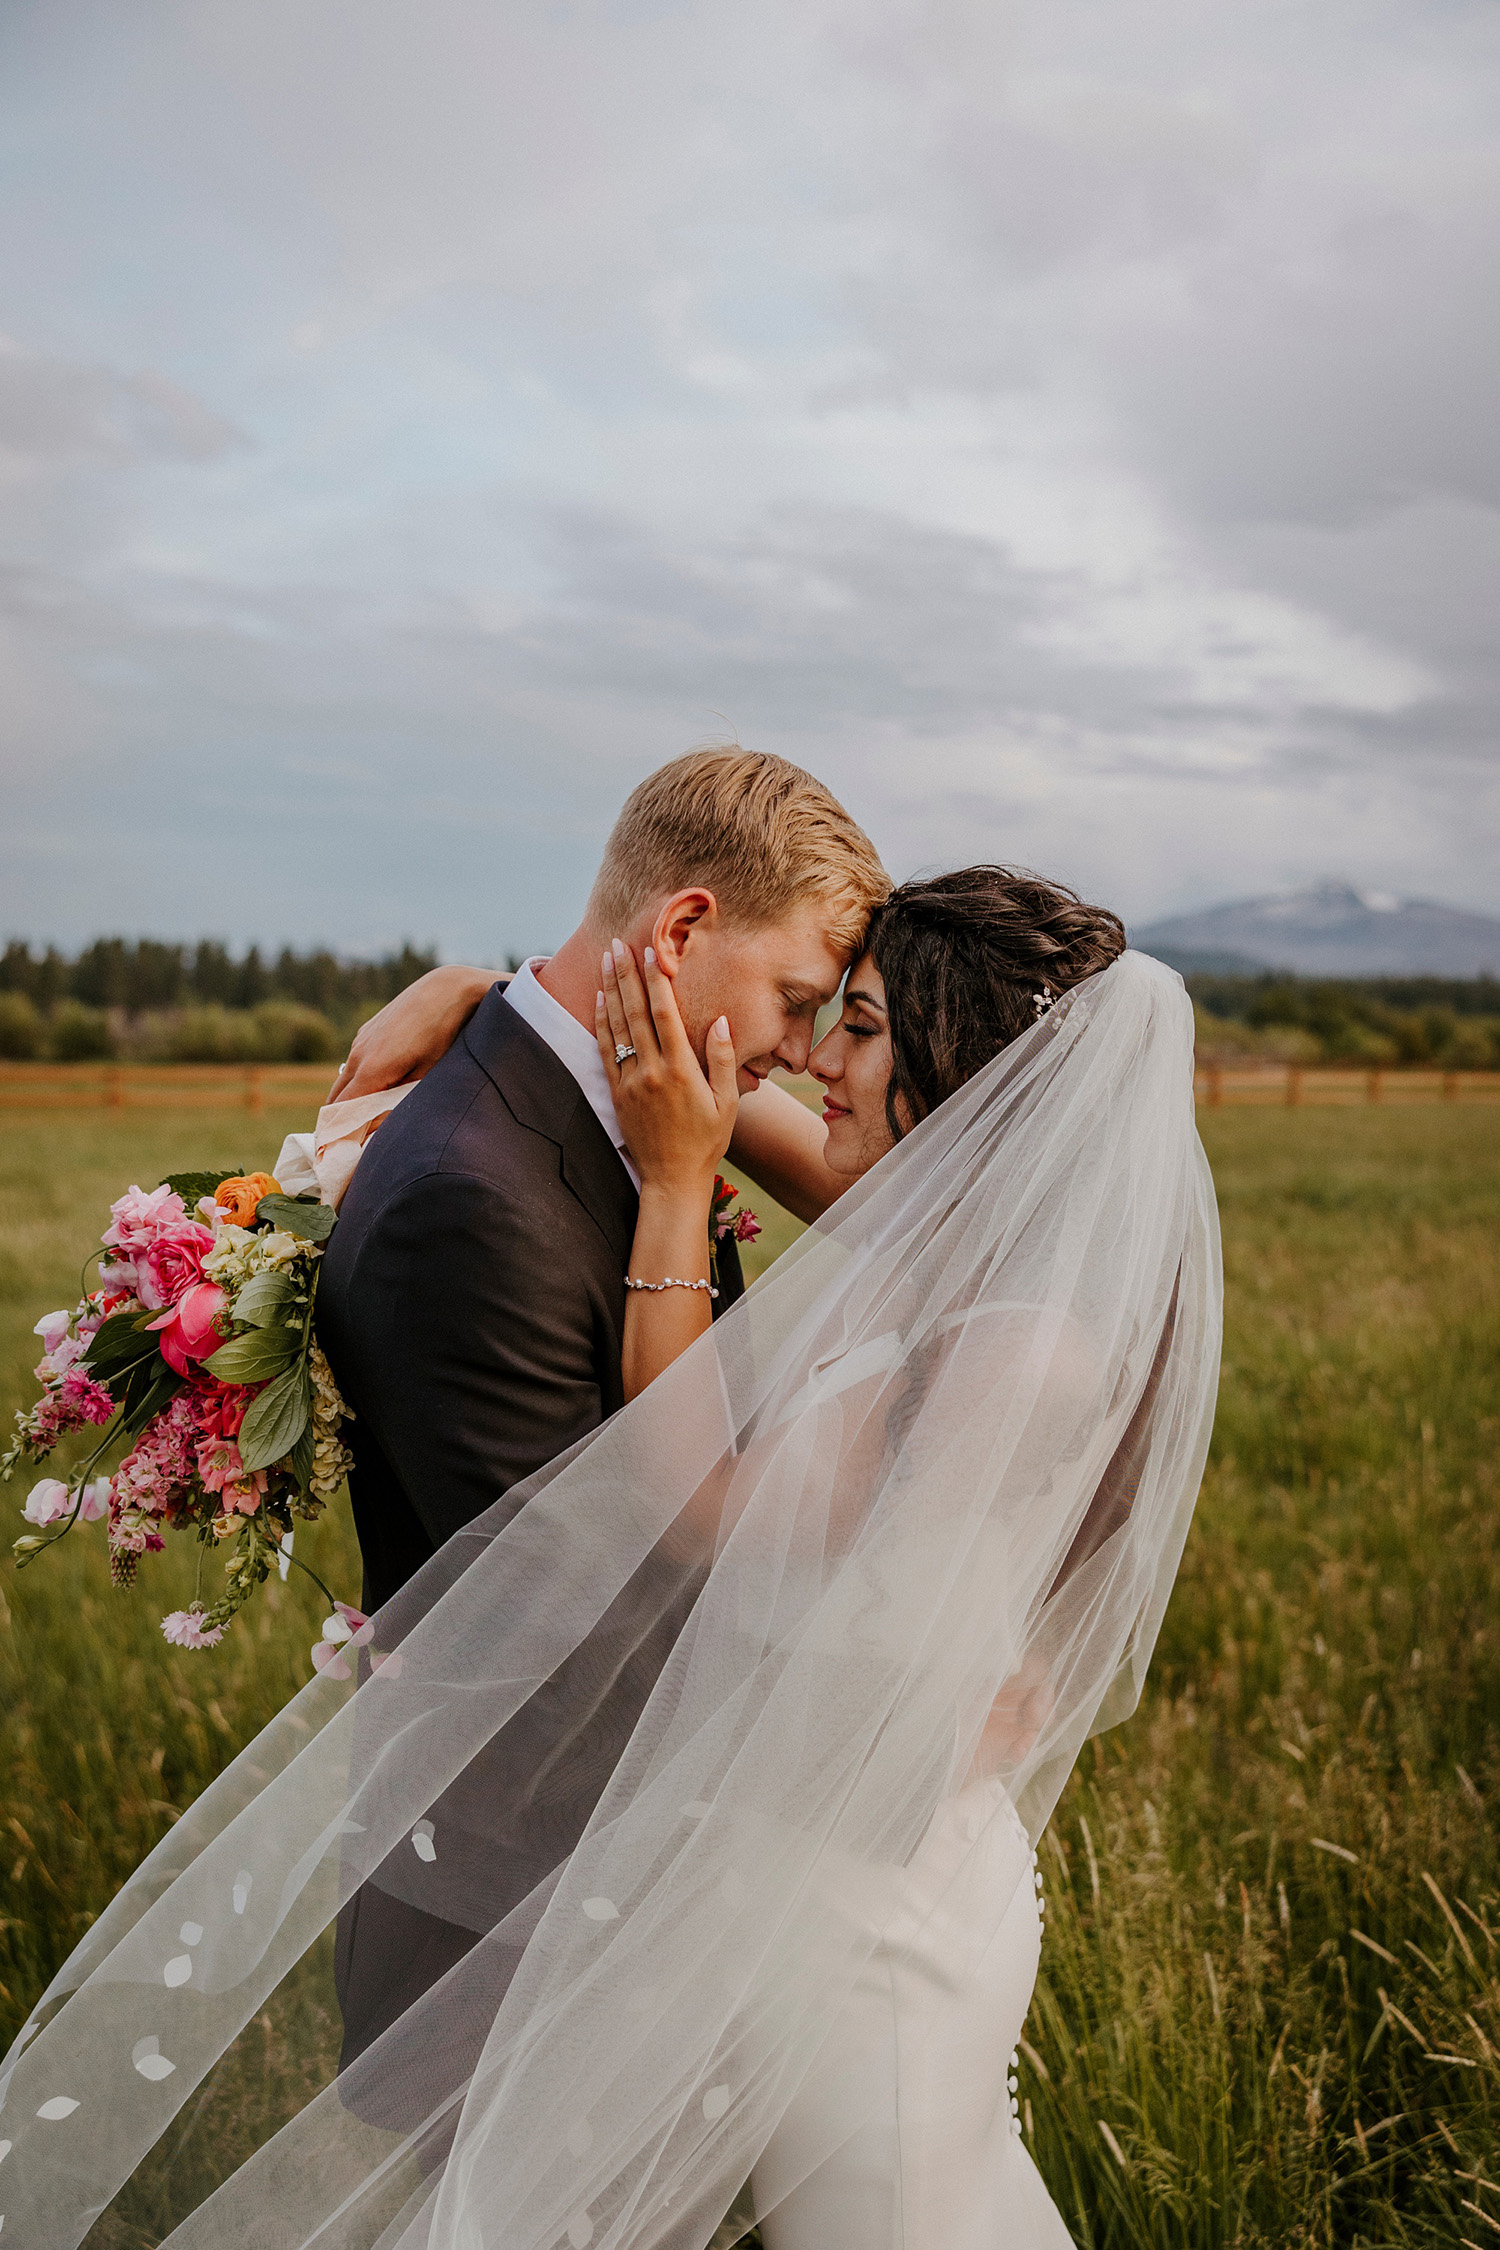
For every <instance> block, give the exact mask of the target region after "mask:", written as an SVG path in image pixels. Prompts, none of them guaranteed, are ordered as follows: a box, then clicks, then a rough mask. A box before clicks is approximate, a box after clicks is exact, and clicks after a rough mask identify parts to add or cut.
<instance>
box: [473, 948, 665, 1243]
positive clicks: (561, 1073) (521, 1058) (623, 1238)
mask: <svg viewBox="0 0 1500 2250" xmlns="http://www.w3.org/2000/svg"><path fill="white" fill-rule="evenodd" d="M463 1040H464V1044H465V1046H466V1047H467V1048H468V1050H469V1053H470V1054H471V1055H472V1056H473V1058H474V1060H475V1062H477V1063H478V1065H479V1067H480V1069H481V1070H482V1071H483V1072H484V1074H485V1076H486V1077H487V1078H488V1079H489V1080H490V1082H491V1084H492V1085H493V1086H494V1088H495V1090H496V1092H497V1093H498V1094H499V1095H500V1098H501V1100H502V1101H503V1102H504V1103H505V1105H506V1107H507V1108H508V1109H509V1111H510V1112H511V1115H512V1116H513V1117H514V1118H515V1119H516V1121H517V1123H518V1124H521V1125H524V1126H526V1127H527V1128H528V1129H529V1130H530V1131H531V1132H533V1133H540V1134H542V1135H543V1136H544V1138H545V1139H547V1140H549V1141H551V1142H553V1143H554V1145H555V1146H556V1148H557V1149H558V1151H559V1155H560V1161H561V1170H562V1177H563V1180H564V1182H565V1183H566V1185H567V1187H568V1188H569V1190H570V1191H571V1192H572V1194H574V1195H575V1196H576V1197H577V1198H578V1201H579V1202H580V1203H581V1204H582V1205H583V1207H584V1209H585V1210H586V1211H587V1212H588V1214H589V1216H590V1218H591V1219H593V1221H594V1223H595V1225H596V1226H597V1227H598V1228H599V1230H600V1232H601V1233H602V1234H603V1236H604V1237H605V1240H606V1241H607V1242H608V1243H609V1246H610V1248H611V1250H613V1251H614V1253H615V1255H616V1257H617V1258H618V1260H619V1263H620V1270H621V1271H622V1272H623V1271H624V1269H625V1267H626V1266H627V1265H628V1264H629V1262H630V1244H631V1239H632V1237H633V1235H634V1233H635V1218H636V1210H637V1206H638V1202H639V1198H638V1197H637V1195H636V1192H635V1189H634V1187H633V1186H632V1184H631V1179H630V1174H629V1173H628V1172H627V1171H626V1169H625V1167H624V1165H623V1164H622V1163H621V1161H620V1157H619V1154H618V1151H617V1150H616V1148H615V1145H614V1142H613V1141H612V1140H611V1139H610V1137H609V1135H608V1133H606V1132H605V1130H604V1127H603V1126H602V1125H601V1124H600V1122H599V1120H598V1118H597V1117H596V1116H595V1115H594V1112H593V1110H592V1108H591V1107H590V1105H589V1101H588V1098H587V1096H586V1095H585V1093H584V1091H583V1088H582V1087H581V1086H580V1085H579V1083H578V1081H577V1079H576V1078H575V1077H574V1076H573V1073H572V1072H571V1071H570V1070H569V1069H568V1067H567V1065H566V1064H565V1063H562V1062H560V1061H559V1060H558V1058H557V1056H556V1055H555V1054H554V1053H553V1052H552V1049H551V1048H550V1047H549V1046H548V1045H547V1042H546V1040H545V1039H541V1038H539V1037H538V1036H537V1034H536V1032H534V1031H533V1030H532V1028H531V1026H530V1024H529V1023H526V1022H524V1021H523V1019H522V1018H521V1017H520V1016H518V1015H517V1014H516V1011H515V1009H514V1008H512V1007H510V1006H509V1005H508V1003H507V1002H506V1000H505V997H504V993H503V989H502V988H501V987H499V986H497V987H496V988H495V990H494V991H492V992H489V993H487V994H486V995H485V997H484V999H483V1000H482V1001H481V1002H480V1004H479V1006H478V1007H477V1008H476V1009H475V1011H474V1014H473V1016H472V1017H471V1018H470V1020H469V1023H468V1026H467V1028H466V1029H465V1031H464V1033H463Z"/></svg>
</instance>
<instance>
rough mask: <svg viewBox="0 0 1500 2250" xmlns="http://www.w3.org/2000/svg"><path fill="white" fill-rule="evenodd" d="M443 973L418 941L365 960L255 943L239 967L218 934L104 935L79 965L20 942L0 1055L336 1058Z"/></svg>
mask: <svg viewBox="0 0 1500 2250" xmlns="http://www.w3.org/2000/svg"><path fill="white" fill-rule="evenodd" d="M436 966H437V954H436V952H435V951H432V950H427V951H422V950H420V949H418V948H417V947H415V946H413V945H411V944H405V945H403V946H402V947H401V949H400V951H399V952H396V953H388V954H386V955H384V956H383V957H382V958H381V959H379V960H375V961H360V960H345V959H342V958H340V956H339V955H338V954H335V953H331V952H329V951H328V950H327V948H326V947H319V948H317V949H315V950H314V951H312V952H310V953H296V952H294V951H293V950H292V949H291V947H290V946H283V947H282V949H281V951H280V952H279V953H277V954H275V955H274V956H273V955H271V954H268V953H267V954H263V953H262V952H261V949H260V947H259V946H256V945H252V946H251V947H250V948H249V950H248V951H247V952H245V953H244V954H243V955H241V956H240V957H239V958H238V959H236V957H235V956H234V955H233V954H232V953H231V952H230V950H229V948H228V946H226V945H223V944H221V943H220V942H219V940H218V939H216V938H202V939H200V940H199V941H198V943H197V944H196V945H170V944H165V943H162V942H161V941H160V940H158V939H155V938H119V937H110V938H96V939H95V940H94V942H93V944H92V945H87V946H85V947H84V948H83V950H82V951H81V952H80V953H78V954H75V955H74V956H72V957H71V958H69V957H68V956H67V955H65V954H63V953H61V952H59V951H58V950H57V948H56V947H55V946H48V947H46V948H45V949H44V950H38V951H36V952H33V950H32V948H31V947H30V946H29V945H28V944H25V943H24V942H22V941H20V940H13V941H12V942H11V943H10V944H9V945H7V946H6V947H5V949H4V952H3V953H0V1056H4V1057H6V1058H8V1059H11V1060H28V1059H34V1058H41V1057H44V1058H50V1059H54V1060H57V1061H85V1060H91V1059H97V1058H104V1057H111V1056H123V1057H128V1058H129V1059H131V1060H140V1061H157V1062H325V1061H329V1060H332V1059H333V1058H335V1057H336V1056H338V1055H341V1054H343V1053H344V1052H345V1050H346V1049H347V1047H348V1044H349V1041H350V1039H351V1038H352V1036H353V1034H354V1032H355V1031H356V1030H357V1028H358V1026H359V1025H360V1024H361V1023H363V1022H364V1021H365V1019H366V1018H367V1017H368V1016H372V1015H373V1014H374V1013H375V1011H376V1009H377V1008H382V1007H384V1005H385V1003H386V1001H387V1000H393V999H394V998H395V996H396V994H397V993H398V992H401V991H403V990H404V989H405V987H406V986H407V985H409V984H412V983H414V982H415V980H416V979H417V978H418V977H420V976H423V975H425V973H426V972H427V970H429V969H431V968H435V967H436Z"/></svg>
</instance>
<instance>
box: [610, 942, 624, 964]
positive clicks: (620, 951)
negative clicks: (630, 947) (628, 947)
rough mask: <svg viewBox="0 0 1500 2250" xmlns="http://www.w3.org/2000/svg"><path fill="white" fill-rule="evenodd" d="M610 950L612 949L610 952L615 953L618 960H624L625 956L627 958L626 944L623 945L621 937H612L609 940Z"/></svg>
mask: <svg viewBox="0 0 1500 2250" xmlns="http://www.w3.org/2000/svg"><path fill="white" fill-rule="evenodd" d="M609 950H610V952H611V953H612V954H613V955H614V957H615V959H616V960H617V961H623V960H624V958H625V948H624V946H623V945H622V944H621V943H620V940H619V939H618V938H617V937H612V938H611V939H610V941H609Z"/></svg>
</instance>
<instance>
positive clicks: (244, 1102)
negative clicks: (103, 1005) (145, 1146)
mask: <svg viewBox="0 0 1500 2250" xmlns="http://www.w3.org/2000/svg"><path fill="white" fill-rule="evenodd" d="M332 1078H333V1070H332V1068H331V1066H330V1065H329V1064H328V1063H235V1064H222V1063H181V1064H174V1065H168V1066H165V1067H160V1068H158V1067H153V1066H151V1065H149V1064H136V1065H133V1066H132V1065H130V1064H126V1063H121V1064H113V1063H110V1064H104V1065H100V1064H98V1063H0V1110H8V1109H243V1110H248V1111H249V1113H250V1115H251V1116H252V1117H259V1116H260V1114H261V1112H262V1111H263V1110H266V1109H275V1108H282V1109H286V1108H291V1107H294V1106H295V1107H297V1108H302V1109H305V1110H306V1111H307V1120H308V1123H309V1125H310V1124H311V1123H312V1119H313V1114H314V1112H315V1111H316V1109H317V1107H318V1105H319V1103H320V1102H322V1101H323V1100H325V1099H326V1097H327V1093H328V1088H329V1085H330V1083H331V1081H332Z"/></svg>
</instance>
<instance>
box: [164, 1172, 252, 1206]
mask: <svg viewBox="0 0 1500 2250" xmlns="http://www.w3.org/2000/svg"><path fill="white" fill-rule="evenodd" d="M243 1177H244V1174H243V1173H242V1172H169V1173H168V1174H167V1176H166V1178H165V1179H164V1180H162V1181H161V1182H160V1183H159V1184H160V1185H161V1186H162V1187H164V1188H171V1190H172V1192H173V1194H174V1195H180V1196H181V1197H182V1200H183V1202H184V1203H185V1204H186V1205H187V1208H188V1216H189V1217H191V1216H192V1215H193V1213H194V1212H195V1211H196V1210H197V1208H198V1204H199V1201H200V1199H201V1198H202V1197H203V1196H205V1195H212V1194H213V1192H214V1189H215V1188H216V1187H218V1186H220V1185H221V1184H222V1182H223V1181H225V1180H238V1179H242V1178H243Z"/></svg>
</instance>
